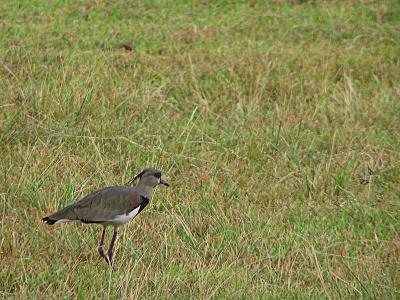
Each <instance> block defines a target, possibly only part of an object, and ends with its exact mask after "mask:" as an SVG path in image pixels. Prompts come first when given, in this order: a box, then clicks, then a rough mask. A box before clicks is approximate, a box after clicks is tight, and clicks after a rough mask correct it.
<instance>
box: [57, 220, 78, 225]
mask: <svg viewBox="0 0 400 300" xmlns="http://www.w3.org/2000/svg"><path fill="white" fill-rule="evenodd" d="M68 222H79V220H70V219H60V220H58V221H57V222H55V223H54V224H61V223H68Z"/></svg>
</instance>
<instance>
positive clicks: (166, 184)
mask: <svg viewBox="0 0 400 300" xmlns="http://www.w3.org/2000/svg"><path fill="white" fill-rule="evenodd" d="M160 184H163V185H165V186H169V182H168V181H166V180H164V179H160Z"/></svg>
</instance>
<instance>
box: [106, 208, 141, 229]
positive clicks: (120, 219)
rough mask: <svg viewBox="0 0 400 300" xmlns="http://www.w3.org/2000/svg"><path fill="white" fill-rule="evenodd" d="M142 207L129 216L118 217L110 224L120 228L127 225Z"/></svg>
mask: <svg viewBox="0 0 400 300" xmlns="http://www.w3.org/2000/svg"><path fill="white" fill-rule="evenodd" d="M139 210H140V206H138V207H137V208H135V209H134V210H132V211H131V212H130V213H129V214H123V215H117V216H115V217H114V218H113V219H112V220H111V221H110V224H111V225H114V226H119V225H122V224H125V223H127V222H129V221H130V220H132V219H133V218H134V217H136V215H137V214H138V213H139Z"/></svg>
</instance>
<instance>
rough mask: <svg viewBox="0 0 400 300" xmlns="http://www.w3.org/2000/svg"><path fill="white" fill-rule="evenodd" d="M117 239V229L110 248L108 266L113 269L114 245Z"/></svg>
mask: <svg viewBox="0 0 400 300" xmlns="http://www.w3.org/2000/svg"><path fill="white" fill-rule="evenodd" d="M116 239H117V228H114V234H113V236H112V239H111V243H110V248H108V264H109V265H110V267H111V268H112V267H113V261H112V256H113V248H114V243H115V240H116Z"/></svg>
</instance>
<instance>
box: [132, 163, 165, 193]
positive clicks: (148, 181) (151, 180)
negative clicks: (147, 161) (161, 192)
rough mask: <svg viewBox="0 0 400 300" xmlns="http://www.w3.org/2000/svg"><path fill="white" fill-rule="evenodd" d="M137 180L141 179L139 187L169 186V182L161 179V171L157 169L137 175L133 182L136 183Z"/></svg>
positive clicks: (147, 170)
mask: <svg viewBox="0 0 400 300" xmlns="http://www.w3.org/2000/svg"><path fill="white" fill-rule="evenodd" d="M136 179H139V185H144V186H148V187H152V188H154V187H156V186H157V185H159V184H163V185H165V186H169V182H168V181H166V180H165V179H162V178H161V171H160V170H157V169H152V168H148V169H144V170H143V171H142V172H140V173H139V174H138V175H136V176H135V178H133V180H132V181H135V180H136Z"/></svg>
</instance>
